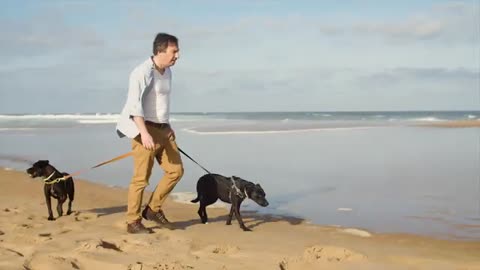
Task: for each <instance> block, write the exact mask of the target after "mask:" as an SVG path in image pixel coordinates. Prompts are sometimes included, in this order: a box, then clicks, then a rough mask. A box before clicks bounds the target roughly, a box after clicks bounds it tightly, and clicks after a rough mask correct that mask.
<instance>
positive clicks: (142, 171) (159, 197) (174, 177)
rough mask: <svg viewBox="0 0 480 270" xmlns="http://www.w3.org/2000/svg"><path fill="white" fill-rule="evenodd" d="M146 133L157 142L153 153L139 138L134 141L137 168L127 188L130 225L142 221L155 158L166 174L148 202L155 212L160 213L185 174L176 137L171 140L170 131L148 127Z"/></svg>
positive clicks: (133, 147)
mask: <svg viewBox="0 0 480 270" xmlns="http://www.w3.org/2000/svg"><path fill="white" fill-rule="evenodd" d="M147 130H148V132H149V133H150V135H151V136H152V138H153V141H154V142H155V147H154V149H153V150H147V149H145V147H143V145H142V141H141V138H140V135H138V136H137V137H136V138H135V139H133V140H132V151H133V162H134V168H133V177H132V181H131V182H130V186H129V188H128V209H127V222H128V223H132V222H134V221H136V220H139V219H141V215H140V212H141V209H140V208H141V206H142V198H143V191H144V190H145V187H146V186H147V185H148V181H149V179H150V175H151V174H152V168H153V163H154V160H155V159H156V160H157V162H158V163H159V165H160V167H162V169H163V170H164V172H165V173H164V175H163V177H162V179H161V180H160V182H159V183H158V185H157V187H156V188H155V191H154V192H153V193H152V196H151V197H150V200H149V202H148V206H149V207H150V209H152V210H153V211H160V209H161V208H162V204H163V202H164V201H165V199H166V198H167V196H168V194H169V193H170V192H171V191H172V190H173V188H174V187H175V185H176V184H177V183H178V181H179V180H180V178H181V177H182V175H183V164H182V159H181V158H180V153H179V151H178V147H177V144H176V143H175V138H170V139H169V138H168V133H169V131H170V129H169V128H158V127H152V126H147Z"/></svg>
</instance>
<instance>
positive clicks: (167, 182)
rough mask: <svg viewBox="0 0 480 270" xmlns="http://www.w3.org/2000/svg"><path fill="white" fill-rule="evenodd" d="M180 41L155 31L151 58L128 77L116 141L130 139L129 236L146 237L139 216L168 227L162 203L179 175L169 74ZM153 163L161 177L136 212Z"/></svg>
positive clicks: (180, 168) (178, 154)
mask: <svg viewBox="0 0 480 270" xmlns="http://www.w3.org/2000/svg"><path fill="white" fill-rule="evenodd" d="M178 54H179V49H178V40H177V38H176V37H175V36H172V35H169V34H165V33H159V34H157V36H156V37H155V40H154V41H153V56H151V57H150V58H149V59H147V60H146V61H145V62H143V63H142V64H140V65H139V66H137V67H136V68H135V69H134V70H133V71H132V73H131V74H130V80H129V88H128V97H127V101H126V104H125V107H124V108H123V110H122V113H121V116H120V119H119V121H118V123H117V133H118V134H119V136H120V137H124V136H127V137H128V138H130V139H132V141H131V143H132V152H133V162H134V168H133V177H132V180H131V182H130V186H129V188H128V209H127V232H129V233H150V232H151V231H150V230H149V229H147V228H145V226H144V225H143V224H142V222H141V221H142V217H143V218H145V219H147V220H152V221H155V222H156V223H158V224H159V225H161V226H170V222H169V221H168V220H167V218H166V217H165V215H164V213H163V211H162V205H163V202H164V201H165V199H166V198H167V196H168V194H169V193H170V192H171V191H172V190H173V188H174V187H175V185H176V184H177V183H178V181H179V180H180V178H181V177H182V175H183V164H182V160H181V158H180V153H179V151H178V147H177V144H176V143H175V133H174V132H173V130H172V128H171V127H170V124H169V113H170V92H171V78H172V77H171V76H172V75H171V71H170V67H171V66H173V65H174V64H175V62H176V61H177V59H178ZM154 160H157V162H158V163H159V165H160V167H162V169H163V170H164V172H165V174H164V176H163V178H162V179H161V180H160V182H159V183H158V185H157V187H156V188H155V191H154V192H153V194H152V196H151V197H150V200H149V202H148V205H147V206H146V207H145V209H144V210H143V211H142V212H140V210H141V209H140V208H141V205H142V197H143V192H144V190H145V187H146V186H147V185H148V181H149V178H150V175H151V172H152V167H153V164H154Z"/></svg>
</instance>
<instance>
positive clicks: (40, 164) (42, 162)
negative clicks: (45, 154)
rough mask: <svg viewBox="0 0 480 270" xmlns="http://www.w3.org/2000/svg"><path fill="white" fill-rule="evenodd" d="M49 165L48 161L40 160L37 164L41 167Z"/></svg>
mask: <svg viewBox="0 0 480 270" xmlns="http://www.w3.org/2000/svg"><path fill="white" fill-rule="evenodd" d="M48 163H49V161H48V160H39V161H37V162H36V163H35V164H36V165H37V166H39V167H45V166H47V165H48Z"/></svg>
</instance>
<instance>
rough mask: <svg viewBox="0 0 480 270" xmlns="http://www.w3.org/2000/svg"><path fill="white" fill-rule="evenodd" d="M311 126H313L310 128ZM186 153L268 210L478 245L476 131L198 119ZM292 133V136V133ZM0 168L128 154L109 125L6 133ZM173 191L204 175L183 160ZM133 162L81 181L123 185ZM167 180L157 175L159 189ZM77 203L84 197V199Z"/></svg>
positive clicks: (62, 165)
mask: <svg viewBox="0 0 480 270" xmlns="http://www.w3.org/2000/svg"><path fill="white" fill-rule="evenodd" d="M309 123H310V125H309ZM173 126H174V127H175V129H176V134H177V141H178V144H179V145H180V147H181V148H182V149H183V150H184V151H186V152H187V153H189V154H190V155H191V156H193V157H194V158H195V159H197V161H198V162H200V163H201V164H202V165H203V166H205V167H206V168H207V169H208V170H210V171H212V172H216V173H220V174H223V175H227V176H229V175H236V176H240V177H242V178H244V179H247V180H250V181H252V182H258V183H261V185H262V187H263V188H264V189H265V191H266V193H267V198H268V199H269V201H270V203H271V204H270V206H269V207H268V208H266V209H265V208H260V207H259V206H256V205H255V204H254V203H253V202H249V203H248V204H247V205H246V208H249V209H254V210H259V211H261V212H269V213H279V214H290V215H295V216H299V217H303V218H306V219H308V220H311V221H312V222H314V223H317V224H325V225H340V226H347V227H360V228H365V229H367V230H372V231H375V232H408V233H420V234H424V235H432V236H436V237H441V238H454V239H476V240H478V239H480V227H479V224H480V129H478V128H463V129H446V128H427V127H421V128H420V127H411V126H407V125H403V124H398V123H396V124H391V123H388V122H379V121H376V122H369V124H368V125H366V124H365V123H364V122H358V121H349V122H348V121H347V122H345V121H343V122H335V121H334V122H331V121H323V122H322V121H320V122H318V121H317V122H309V121H281V120H280V121H276V120H271V119H270V120H262V121H258V120H248V121H241V120H229V121H225V120H202V121H178V122H174V124H173ZM286 131H288V132H286ZM0 149H1V150H0V157H2V158H3V159H0V166H4V167H12V168H15V169H19V170H24V169H25V168H26V166H27V164H25V163H21V162H18V161H12V160H13V159H18V158H25V159H28V160H37V159H49V160H50V161H51V163H52V164H54V165H55V166H56V167H57V168H59V169H61V170H64V171H68V172H73V171H76V170H78V169H83V168H88V167H90V166H92V165H95V164H97V163H99V162H101V161H104V160H107V159H110V158H112V157H113V156H116V155H119V154H122V153H124V152H128V151H130V144H129V141H128V140H127V139H119V138H118V137H117V136H116V134H115V132H114V125H113V124H96V125H91V124H85V123H84V124H83V125H77V124H75V125H66V126H61V127H53V128H52V127H51V126H48V125H46V126H42V128H38V126H36V127H35V128H32V129H3V130H0ZM183 160H184V163H185V169H186V173H185V175H184V177H183V179H182V181H181V182H180V183H179V184H178V186H177V187H176V189H175V192H177V193H182V192H194V191H195V184H196V180H197V179H198V178H199V177H200V176H201V175H203V174H204V172H203V171H202V169H200V168H199V167H198V166H197V165H195V164H194V163H192V162H191V161H189V160H188V159H186V158H185V157H184V158H183ZM131 174H132V162H131V160H130V158H127V159H125V160H121V161H118V162H116V163H113V164H110V165H107V166H104V167H100V168H98V169H95V170H91V171H88V172H86V173H85V174H82V175H81V176H80V178H84V179H89V180H91V181H94V182H99V183H103V184H107V185H116V186H127V185H128V183H129V180H130V177H131ZM160 177H161V170H160V168H159V167H157V168H155V169H154V173H153V175H152V178H151V183H152V185H150V186H149V189H152V188H153V184H154V183H156V181H158V179H160ZM79 196H81V192H79Z"/></svg>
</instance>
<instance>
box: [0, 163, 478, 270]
mask: <svg viewBox="0 0 480 270" xmlns="http://www.w3.org/2000/svg"><path fill="white" fill-rule="evenodd" d="M75 184H76V192H77V193H76V199H75V201H74V203H73V210H74V213H73V214H72V215H70V216H64V217H61V218H58V219H57V220H56V221H47V220H46V214H47V211H46V207H45V202H44V201H45V199H44V196H43V191H42V188H43V183H42V182H41V180H40V179H30V178H29V177H28V176H27V175H26V174H25V173H22V172H18V171H13V170H4V169H0V268H1V269H6V270H8V269H19V268H22V267H24V269H32V270H33V269H35V270H46V269H107V270H110V269H112V270H113V269H125V270H127V269H128V270H138V269H142V270H150V269H152V270H153V269H222V270H223V269H228V270H232V269H284V270H286V269H289V270H300V269H302V270H303V269H359V268H360V269H407V268H408V269H480V241H457V240H441V239H435V238H431V237H425V236H418V235H411V234H382V233H370V234H368V235H367V234H363V235H361V233H359V232H358V231H356V230H355V229H354V228H341V229H340V228H335V227H330V226H320V225H313V224H309V223H308V222H307V221H306V220H303V219H298V218H288V217H278V216H275V215H257V214H254V213H250V212H243V211H242V214H243V216H244V221H245V224H246V225H247V227H250V228H252V230H253V232H243V231H242V230H241V229H240V228H238V224H237V223H236V221H233V222H232V223H233V224H232V226H226V225H225V224H224V222H225V218H226V217H225V215H226V214H227V213H228V211H227V209H222V208H209V209H208V214H209V217H210V223H209V224H206V225H205V224H200V222H199V218H198V215H197V213H196V211H197V207H198V205H187V204H181V203H176V202H173V201H172V200H171V199H168V200H167V202H166V204H165V212H166V215H167V217H168V218H169V219H170V220H171V221H172V222H173V223H174V225H175V227H176V229H175V230H167V229H165V228H161V227H158V226H156V225H155V224H153V223H151V222H148V221H147V222H145V225H146V226H147V227H150V228H152V229H153V230H154V232H155V233H153V234H150V235H130V234H127V233H126V231H125V229H126V228H125V203H126V189H125V188H122V187H108V186H105V185H101V184H96V183H94V182H91V181H88V180H81V179H76V180H75ZM147 196H148V194H145V197H147ZM53 202H54V205H55V201H53ZM55 216H56V215H55ZM346 229H350V230H346Z"/></svg>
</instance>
